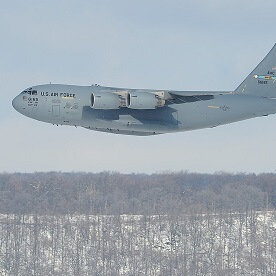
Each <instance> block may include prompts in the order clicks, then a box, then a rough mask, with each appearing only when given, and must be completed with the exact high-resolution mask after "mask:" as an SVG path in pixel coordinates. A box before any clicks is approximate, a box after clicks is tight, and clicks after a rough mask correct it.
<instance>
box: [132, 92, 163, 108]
mask: <svg viewBox="0 0 276 276" xmlns="http://www.w3.org/2000/svg"><path fill="white" fill-rule="evenodd" d="M164 105H165V100H164V99H163V98H162V97H160V96H158V95H156V94H154V93H150V92H130V93H129V94H128V100H127V107H128V108H131V109H156V108H158V107H162V106H164Z"/></svg>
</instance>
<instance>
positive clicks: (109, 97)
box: [91, 92, 122, 109]
mask: <svg viewBox="0 0 276 276" xmlns="http://www.w3.org/2000/svg"><path fill="white" fill-rule="evenodd" d="M121 106H122V101H121V97H120V95H118V94H115V93H110V92H93V93H92V94H91V107H92V108H94V109H119V108H120V107H121Z"/></svg>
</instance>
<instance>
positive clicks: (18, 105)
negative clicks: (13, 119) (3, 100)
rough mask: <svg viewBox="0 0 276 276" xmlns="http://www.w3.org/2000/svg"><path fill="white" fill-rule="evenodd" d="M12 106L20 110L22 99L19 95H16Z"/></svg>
mask: <svg viewBox="0 0 276 276" xmlns="http://www.w3.org/2000/svg"><path fill="white" fill-rule="evenodd" d="M12 106H13V108H14V109H15V110H16V111H18V110H19V108H20V99H19V96H16V97H15V98H14V99H13V101H12Z"/></svg>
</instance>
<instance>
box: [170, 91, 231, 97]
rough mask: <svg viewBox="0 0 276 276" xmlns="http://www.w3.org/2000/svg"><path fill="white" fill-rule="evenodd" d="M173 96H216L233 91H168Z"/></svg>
mask: <svg viewBox="0 0 276 276" xmlns="http://www.w3.org/2000/svg"><path fill="white" fill-rule="evenodd" d="M168 93H169V94H170V95H172V96H180V97H186V96H187V97H189V96H190V97H197V96H215V95H225V94H233V92H231V91H168Z"/></svg>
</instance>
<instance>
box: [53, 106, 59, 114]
mask: <svg viewBox="0 0 276 276" xmlns="http://www.w3.org/2000/svg"><path fill="white" fill-rule="evenodd" d="M59 116H60V106H59V105H53V106H52V117H59Z"/></svg>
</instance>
